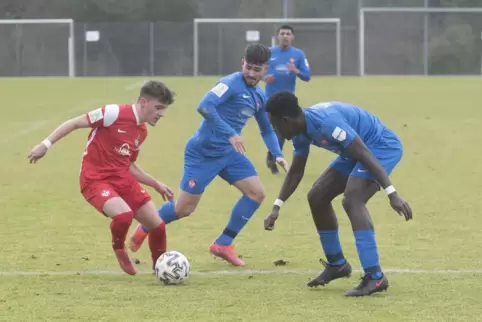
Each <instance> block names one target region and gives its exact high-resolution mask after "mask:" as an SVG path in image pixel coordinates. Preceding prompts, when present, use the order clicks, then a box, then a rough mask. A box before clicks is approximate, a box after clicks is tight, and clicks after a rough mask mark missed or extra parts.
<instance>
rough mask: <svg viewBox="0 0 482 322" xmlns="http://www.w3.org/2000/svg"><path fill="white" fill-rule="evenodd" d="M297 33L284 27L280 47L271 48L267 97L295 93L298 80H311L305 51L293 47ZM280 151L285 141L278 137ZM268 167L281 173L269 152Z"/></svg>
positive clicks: (287, 26)
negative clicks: (287, 92)
mask: <svg viewBox="0 0 482 322" xmlns="http://www.w3.org/2000/svg"><path fill="white" fill-rule="evenodd" d="M294 38H295V32H294V29H293V27H291V26H290V25H283V26H281V27H280V28H279V29H278V43H279V45H278V46H275V47H272V48H271V58H270V60H269V64H268V72H267V73H266V76H265V77H264V78H263V79H264V81H265V83H266V88H265V91H266V96H267V98H270V97H271V95H273V94H274V93H276V92H278V91H290V92H292V93H294V92H295V87H296V78H299V79H301V80H303V81H305V82H308V81H309V80H310V78H311V72H310V65H309V64H308V60H307V59H306V57H305V53H304V52H303V50H301V49H299V48H296V47H294V46H292V45H291V44H292V43H293V40H294ZM278 142H279V145H280V149H281V150H283V145H284V143H285V139H283V138H282V137H279V136H278ZM266 165H267V166H268V168H269V169H270V170H271V172H272V173H273V174H277V173H279V171H278V167H277V166H276V162H275V158H274V157H273V155H272V154H271V153H270V152H269V151H268V154H267V156H266Z"/></svg>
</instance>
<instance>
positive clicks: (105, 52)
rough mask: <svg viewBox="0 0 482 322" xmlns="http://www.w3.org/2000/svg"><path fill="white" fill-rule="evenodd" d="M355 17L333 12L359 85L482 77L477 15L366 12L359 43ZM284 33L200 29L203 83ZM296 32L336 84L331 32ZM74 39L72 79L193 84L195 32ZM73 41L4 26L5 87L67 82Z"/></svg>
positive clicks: (56, 31) (154, 28) (313, 28)
mask: <svg viewBox="0 0 482 322" xmlns="http://www.w3.org/2000/svg"><path fill="white" fill-rule="evenodd" d="M344 3H347V2H346V1H345V2H344ZM352 9H353V10H352ZM352 9H350V10H352V11H350V13H351V14H350V15H348V14H347V13H346V12H345V11H340V12H338V13H339V15H336V14H337V10H332V12H331V13H332V14H333V15H332V16H331V17H340V19H341V74H342V75H359V74H360V66H361V64H360V62H361V61H362V62H363V63H362V64H363V73H362V74H365V73H366V74H372V75H373V74H386V75H394V74H396V75H423V74H428V75H480V74H481V60H482V55H481V52H482V41H481V31H482V13H481V12H464V13H448V12H438V13H419V12H418V13H415V12H412V13H408V12H403V13H402V12H390V13H387V12H367V13H365V15H364V18H363V20H364V21H363V30H362V31H363V36H361V33H360V31H361V28H360V25H359V24H358V23H359V21H358V19H356V20H355V19H354V18H353V17H355V18H357V17H358V15H356V14H355V15H353V14H352V13H359V12H360V11H354V9H357V10H358V9H360V8H357V7H353V8H352ZM324 17H325V18H327V16H326V15H324ZM278 26H279V24H274V23H273V24H259V25H257V24H249V25H245V24H243V25H239V24H206V25H203V26H200V27H199V44H200V45H199V46H200V47H199V66H198V67H199V74H200V75H221V74H227V73H230V72H232V71H235V70H238V69H239V67H240V60H241V58H242V54H243V49H244V47H245V46H246V44H247V41H246V39H245V31H246V30H248V29H250V30H252V29H255V30H258V31H260V35H261V37H260V41H261V42H263V43H265V44H267V45H270V44H271V42H272V37H273V36H274V35H275V34H276V28H277V27H278ZM293 26H294V27H295V37H296V38H295V43H294V45H295V46H297V47H300V48H302V49H303V50H304V51H305V53H306V54H307V57H308V59H309V61H310V65H311V67H312V70H313V74H314V75H335V74H336V63H337V59H336V30H335V27H334V26H333V25H332V24H303V25H301V24H293ZM88 31H98V32H99V39H98V41H92V42H90V41H87V39H86V33H87V32H88ZM74 35H75V37H74V43H73V45H74V46H73V47H72V48H73V50H74V54H75V55H74V56H73V57H75V60H74V67H75V74H76V76H88V77H101V76H102V77H104V76H107V77H110V76H112V77H118V76H151V75H192V74H193V69H194V66H193V56H194V52H193V51H194V48H193V23H192V22H155V23H152V22H119V23H112V22H110V23H85V22H75V24H74ZM68 38H69V25H68V24H30V25H24V24H8V25H7V24H0V77H13V76H19V77H22V76H67V75H69V45H68ZM360 39H362V42H360ZM360 44H362V45H363V46H360ZM360 47H362V48H363V49H362V50H360ZM360 53H361V55H360Z"/></svg>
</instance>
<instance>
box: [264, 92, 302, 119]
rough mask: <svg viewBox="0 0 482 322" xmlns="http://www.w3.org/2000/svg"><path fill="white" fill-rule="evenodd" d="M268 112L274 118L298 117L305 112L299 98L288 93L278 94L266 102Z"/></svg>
mask: <svg viewBox="0 0 482 322" xmlns="http://www.w3.org/2000/svg"><path fill="white" fill-rule="evenodd" d="M266 112H268V113H269V114H270V115H271V116H274V117H297V116H299V115H300V113H302V112H303V110H302V109H301V107H300V106H299V105H298V97H296V95H295V94H293V93H291V92H287V91H280V92H276V93H275V94H274V95H273V96H271V97H270V98H269V100H268V102H266Z"/></svg>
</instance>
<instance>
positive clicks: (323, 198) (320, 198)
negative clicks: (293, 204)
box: [307, 187, 333, 206]
mask: <svg viewBox="0 0 482 322" xmlns="http://www.w3.org/2000/svg"><path fill="white" fill-rule="evenodd" d="M307 197H308V203H309V204H310V206H315V205H320V204H329V203H330V202H331V201H332V200H333V198H332V197H331V194H330V193H328V191H326V190H325V189H317V188H316V187H313V188H311V189H310V191H308V195H307Z"/></svg>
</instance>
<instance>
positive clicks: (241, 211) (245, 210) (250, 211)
mask: <svg viewBox="0 0 482 322" xmlns="http://www.w3.org/2000/svg"><path fill="white" fill-rule="evenodd" d="M259 205H260V203H259V202H257V201H256V200H253V199H251V198H248V197H246V196H242V197H241V199H239V201H238V202H237V203H236V205H234V208H233V211H232V212H231V218H230V219H229V222H228V225H227V226H226V228H225V229H224V231H223V233H222V234H221V236H219V238H218V239H216V244H219V245H224V246H227V245H231V244H232V243H233V239H234V238H235V237H236V235H238V233H239V232H240V231H241V229H243V227H244V226H245V225H246V224H247V223H248V221H249V220H250V219H251V217H252V216H253V215H254V213H255V212H256V210H257V209H258V208H259Z"/></svg>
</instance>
